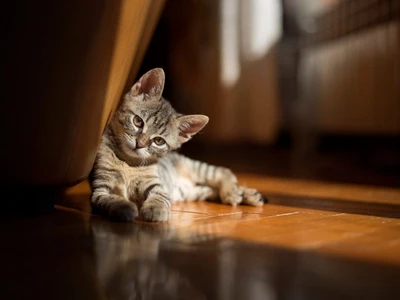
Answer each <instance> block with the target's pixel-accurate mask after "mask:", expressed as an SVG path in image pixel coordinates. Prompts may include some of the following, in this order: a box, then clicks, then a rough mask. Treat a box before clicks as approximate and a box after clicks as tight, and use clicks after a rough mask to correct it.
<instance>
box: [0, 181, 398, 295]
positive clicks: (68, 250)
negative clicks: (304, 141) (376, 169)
mask: <svg viewBox="0 0 400 300" xmlns="http://www.w3.org/2000/svg"><path fill="white" fill-rule="evenodd" d="M239 178H240V181H241V182H242V183H246V184H247V185H248V186H252V187H256V188H258V189H260V191H262V193H263V194H264V195H265V196H266V197H267V198H268V199H269V204H266V205H265V206H264V207H260V208H254V207H248V206H238V207H230V206H225V205H222V204H217V203H181V204H177V205H174V206H173V213H172V217H171V220H170V221H169V222H168V223H164V224H148V223H144V222H135V223H132V224H123V223H112V222H109V221H107V220H106V219H103V218H101V217H97V216H92V215H91V214H90V205H89V194H90V189H89V186H88V184H87V182H83V183H82V184H80V185H78V186H76V187H74V188H72V189H70V190H69V191H68V192H67V193H66V195H65V197H64V198H63V199H60V201H59V203H58V205H57V206H56V210H55V211H54V212H52V213H50V214H47V215H42V216H39V217H31V218H25V219H3V220H1V223H2V225H3V226H0V228H1V229H0V230H1V234H2V236H3V239H4V241H7V242H6V243H2V246H1V249H2V254H3V255H2V257H3V260H4V261H3V263H2V266H3V272H1V274H2V275H0V280H1V282H2V285H4V287H5V288H4V289H3V292H2V294H3V296H5V299H9V298H15V299H22V298H26V297H30V298H31V297H32V295H34V296H38V298H41V299H44V298H47V299H110V298H111V299H378V298H382V299H396V298H397V296H398V295H399V289H398V286H399V284H400V255H399V253H400V190H399V189H388V188H377V187H373V188H372V187H365V186H355V185H338V184H327V183H319V182H312V181H299V180H288V179H279V178H271V177H260V176H255V175H246V174H242V175H241V176H239ZM21 283H23V284H21ZM39 295H40V297H39Z"/></svg>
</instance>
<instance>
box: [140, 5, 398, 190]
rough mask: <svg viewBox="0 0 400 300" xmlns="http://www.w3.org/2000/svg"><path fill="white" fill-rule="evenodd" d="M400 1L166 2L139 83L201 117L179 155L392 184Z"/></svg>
mask: <svg viewBox="0 0 400 300" xmlns="http://www.w3.org/2000/svg"><path fill="white" fill-rule="evenodd" d="M399 15H400V1H396V0H346V1H344V0H320V1H315V0H246V1H243V0H169V1H166V2H165V6H164V7H163V10H162V13H161V17H160V20H159V22H158V24H157V26H156V29H155V32H154V35H153V37H152V39H151V41H150V43H149V47H148V49H147V52H146V55H145V57H144V61H143V62H142V64H141V66H140V71H139V73H138V75H137V77H139V76H140V75H141V74H143V73H145V72H146V71H147V70H149V69H150V68H154V67H163V68H164V69H165V72H166V76H167V80H166V87H165V91H164V96H165V97H166V98H167V99H168V100H169V101H170V102H172V104H173V105H174V106H175V107H176V108H177V110H179V111H180V112H183V113H202V114H206V115H208V116H209V117H210V122H209V124H208V125H207V127H206V128H205V130H204V131H203V133H202V134H200V135H198V136H197V137H196V138H195V139H193V140H192V141H191V142H190V143H188V144H187V145H185V146H184V147H183V149H182V152H183V153H185V154H187V155H191V156H192V157H195V158H198V159H203V160H206V161H208V162H210V163H214V164H219V165H227V166H229V167H231V168H233V169H234V170H235V171H240V172H252V173H260V174H264V175H271V176H285V177H294V178H306V179H316V180H326V181H338V182H345V183H360V184H371V185H381V186H397V187H399V186H400V56H399V53H400V23H399Z"/></svg>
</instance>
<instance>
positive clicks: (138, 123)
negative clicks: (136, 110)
mask: <svg viewBox="0 0 400 300" xmlns="http://www.w3.org/2000/svg"><path fill="white" fill-rule="evenodd" d="M133 124H134V125H135V126H136V127H138V128H142V127H143V120H142V119H141V118H140V117H138V116H134V117H133Z"/></svg>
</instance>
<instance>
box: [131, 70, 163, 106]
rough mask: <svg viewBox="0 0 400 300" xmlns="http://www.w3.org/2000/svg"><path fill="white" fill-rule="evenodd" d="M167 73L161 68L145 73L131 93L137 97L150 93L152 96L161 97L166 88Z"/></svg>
mask: <svg viewBox="0 0 400 300" xmlns="http://www.w3.org/2000/svg"><path fill="white" fill-rule="evenodd" d="M164 83H165V73H164V71H163V69H161V68H155V69H152V70H150V71H148V72H147V73H146V74H144V75H143V76H142V77H141V78H140V79H139V80H138V81H137V82H136V83H135V84H134V85H133V87H132V88H131V90H130V92H129V93H130V94H131V96H133V97H135V96H138V95H140V94H148V95H150V96H151V97H157V98H158V99H159V98H161V95H162V92H163V90H164Z"/></svg>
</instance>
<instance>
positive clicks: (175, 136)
mask: <svg viewBox="0 0 400 300" xmlns="http://www.w3.org/2000/svg"><path fill="white" fill-rule="evenodd" d="M164 82H165V75H164V71H163V70H162V69H153V70H150V71H149V72H147V73H146V74H145V75H143V76H142V77H141V78H140V79H139V81H138V82H136V83H135V84H134V86H133V87H132V89H131V90H130V91H129V92H128V93H127V94H126V95H125V96H124V98H123V99H122V101H121V103H120V106H119V108H118V110H117V111H116V113H115V116H114V118H113V120H112V121H111V122H110V124H109V125H108V126H107V127H106V129H105V131H104V133H103V136H102V140H101V144H100V148H99V150H98V153H97V157H96V161H95V165H94V168H93V171H92V174H91V186H92V197H91V203H92V207H93V209H94V211H97V212H98V213H100V214H103V215H106V216H108V217H110V219H112V220H115V221H125V222H130V221H132V220H134V219H135V218H137V217H138V215H139V212H138V207H139V208H140V215H141V218H142V219H143V220H145V221H153V222H157V221H167V220H168V219H169V215H170V207H171V202H174V201H202V200H208V199H210V200H212V199H216V198H218V196H219V198H220V199H221V201H222V202H223V203H226V204H231V205H237V204H240V203H243V204H249V205H255V206H258V205H262V204H263V198H262V196H261V194H260V193H259V192H258V191H257V190H255V189H250V188H246V187H241V186H239V185H238V184H237V180H236V177H235V175H234V174H233V173H232V172H231V171H230V170H229V169H227V168H223V167H216V166H211V165H208V164H206V163H203V162H199V161H195V160H192V159H189V158H187V157H185V156H182V155H180V154H178V153H177V152H175V151H174V150H177V149H178V148H179V147H180V146H181V145H182V144H183V143H185V142H187V141H188V140H190V139H191V138H192V136H193V135H195V134H196V133H197V132H199V131H200V130H201V129H202V128H203V127H204V126H205V125H206V124H207V123H208V117H206V116H203V115H182V114H179V113H177V112H176V111H175V110H174V109H173V108H172V106H171V105H170V104H169V102H167V101H166V100H165V99H164V98H163V97H162V91H163V88H164Z"/></svg>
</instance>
